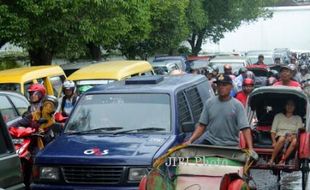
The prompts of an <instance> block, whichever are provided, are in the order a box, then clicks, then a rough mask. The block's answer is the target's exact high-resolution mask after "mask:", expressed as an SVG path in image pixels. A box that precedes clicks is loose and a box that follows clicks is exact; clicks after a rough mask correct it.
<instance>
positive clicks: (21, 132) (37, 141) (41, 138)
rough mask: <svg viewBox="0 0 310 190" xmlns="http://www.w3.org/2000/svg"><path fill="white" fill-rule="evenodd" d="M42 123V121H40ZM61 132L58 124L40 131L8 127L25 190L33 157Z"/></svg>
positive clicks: (28, 182)
mask: <svg viewBox="0 0 310 190" xmlns="http://www.w3.org/2000/svg"><path fill="white" fill-rule="evenodd" d="M40 122H44V121H40ZM60 132H61V127H60V125H59V124H57V123H55V124H54V125H53V126H52V127H51V128H50V129H49V130H47V131H41V130H40V129H39V128H32V127H10V128H9V133H10V135H11V137H12V142H13V144H14V146H15V150H16V153H17V154H18V156H19V158H20V160H21V165H22V170H23V175H24V183H25V186H26V189H29V187H30V183H31V176H32V166H33V161H34V158H35V155H36V154H37V152H39V151H40V150H41V149H43V148H44V146H45V145H46V144H48V143H49V142H51V141H52V140H53V139H54V138H55V136H57V134H59V133H60Z"/></svg>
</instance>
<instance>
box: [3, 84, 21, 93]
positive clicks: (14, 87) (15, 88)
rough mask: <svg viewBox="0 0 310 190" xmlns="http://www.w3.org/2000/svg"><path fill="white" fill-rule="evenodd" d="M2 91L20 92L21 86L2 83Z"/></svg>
mask: <svg viewBox="0 0 310 190" xmlns="http://www.w3.org/2000/svg"><path fill="white" fill-rule="evenodd" d="M0 90H5V91H15V92H20V85H19V84H17V83H2V84H0Z"/></svg>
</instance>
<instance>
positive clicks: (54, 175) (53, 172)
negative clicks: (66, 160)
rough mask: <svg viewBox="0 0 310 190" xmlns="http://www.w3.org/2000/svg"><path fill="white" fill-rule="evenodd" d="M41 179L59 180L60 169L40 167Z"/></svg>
mask: <svg viewBox="0 0 310 190" xmlns="http://www.w3.org/2000/svg"><path fill="white" fill-rule="evenodd" d="M40 179H42V180H58V179H59V169H58V168H53V167H41V168H40Z"/></svg>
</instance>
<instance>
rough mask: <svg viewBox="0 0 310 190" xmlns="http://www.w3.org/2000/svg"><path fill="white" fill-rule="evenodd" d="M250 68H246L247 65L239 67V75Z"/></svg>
mask: <svg viewBox="0 0 310 190" xmlns="http://www.w3.org/2000/svg"><path fill="white" fill-rule="evenodd" d="M247 71H248V70H247V68H245V67H241V68H240V69H239V73H238V74H239V75H241V74H242V73H246V72H247Z"/></svg>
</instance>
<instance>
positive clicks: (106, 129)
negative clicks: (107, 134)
mask: <svg viewBox="0 0 310 190" xmlns="http://www.w3.org/2000/svg"><path fill="white" fill-rule="evenodd" d="M120 129H123V127H100V128H95V129H90V130H85V131H76V132H68V133H67V134H70V135H71V134H74V135H76V134H88V133H92V132H96V131H116V130H120Z"/></svg>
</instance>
